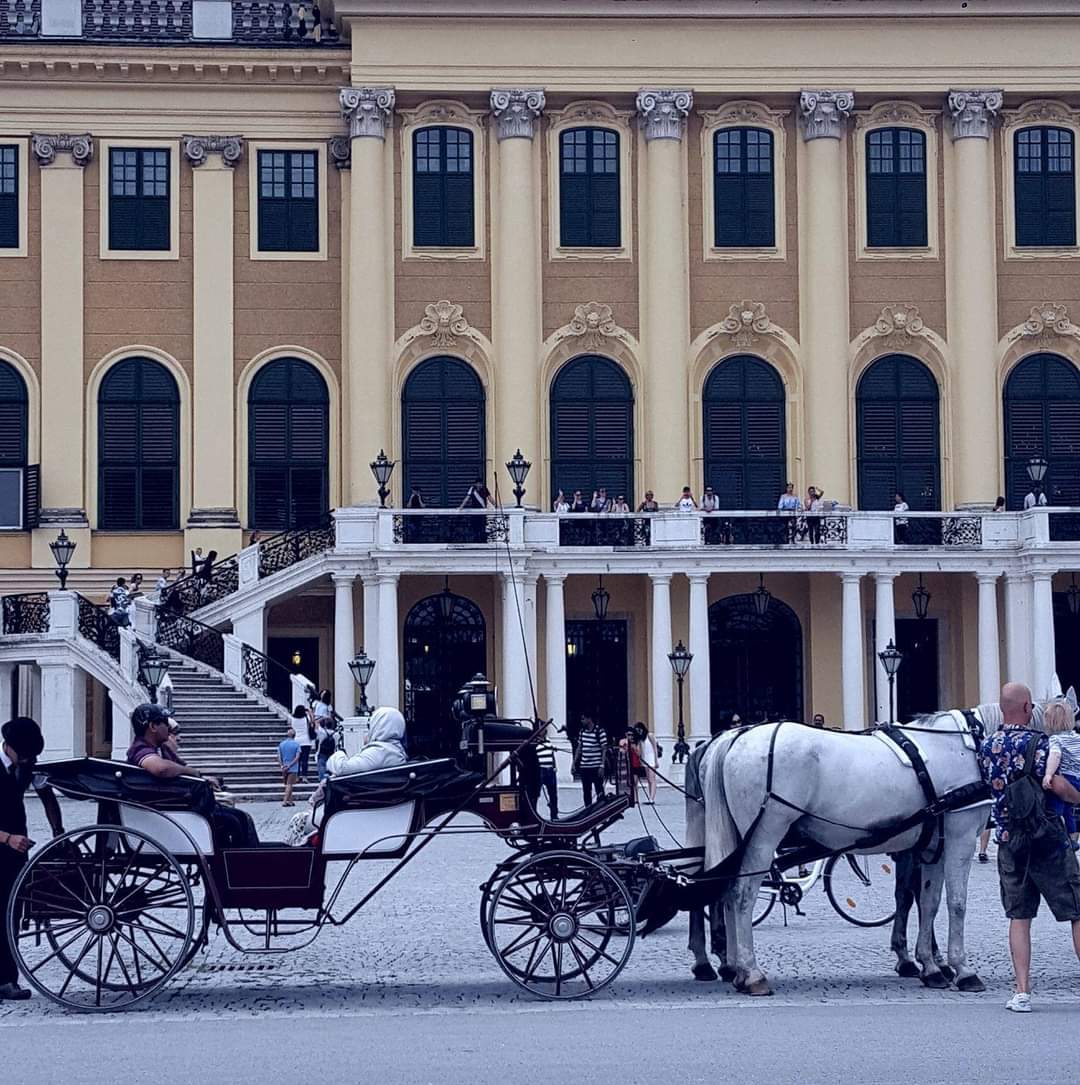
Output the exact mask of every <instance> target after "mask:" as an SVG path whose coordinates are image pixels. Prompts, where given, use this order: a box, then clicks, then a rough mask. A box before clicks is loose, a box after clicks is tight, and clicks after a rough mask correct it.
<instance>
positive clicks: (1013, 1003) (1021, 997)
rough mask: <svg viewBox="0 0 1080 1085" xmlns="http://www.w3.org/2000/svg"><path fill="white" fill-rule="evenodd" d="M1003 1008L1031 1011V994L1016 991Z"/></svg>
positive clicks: (1014, 1010)
mask: <svg viewBox="0 0 1080 1085" xmlns="http://www.w3.org/2000/svg"><path fill="white" fill-rule="evenodd" d="M1005 1009H1007V1010H1012V1012H1013V1013H1031V995H1029V994H1025V993H1024V992H1022V991H1017V992H1016V994H1015V995H1013V996H1012V998H1010V999H1009V1001H1008V1002H1006V1003H1005Z"/></svg>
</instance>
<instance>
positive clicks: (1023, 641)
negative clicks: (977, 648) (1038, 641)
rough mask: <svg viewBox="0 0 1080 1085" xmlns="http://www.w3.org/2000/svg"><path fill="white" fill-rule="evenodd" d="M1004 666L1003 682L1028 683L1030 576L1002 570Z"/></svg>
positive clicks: (1029, 661)
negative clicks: (1003, 587) (1003, 588)
mask: <svg viewBox="0 0 1080 1085" xmlns="http://www.w3.org/2000/svg"><path fill="white" fill-rule="evenodd" d="M1005 669H1006V673H1005V681H1006V682H1025V683H1027V684H1028V685H1032V677H1031V577H1030V576H1025V575H1023V574H1021V573H1006V574H1005ZM994 700H995V701H996V700H997V697H995V698H994Z"/></svg>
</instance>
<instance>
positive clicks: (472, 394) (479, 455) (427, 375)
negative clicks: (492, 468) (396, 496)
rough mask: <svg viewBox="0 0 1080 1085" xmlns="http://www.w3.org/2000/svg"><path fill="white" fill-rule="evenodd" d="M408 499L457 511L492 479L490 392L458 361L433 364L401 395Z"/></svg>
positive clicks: (412, 375)
mask: <svg viewBox="0 0 1080 1085" xmlns="http://www.w3.org/2000/svg"><path fill="white" fill-rule="evenodd" d="M401 417H402V460H403V461H404V469H403V473H402V486H403V491H402V495H403V499H404V500H405V501H408V499H409V496H410V494H411V493H412V488H413V487H414V486H415V487H416V488H417V489H418V490H419V491H420V497H421V499H422V500H423V502H424V505H425V506H426V507H427V508H456V507H457V506H458V505H460V504H461V502H462V500H463V499H464V497H465V494H466V493H467V492H468V489H469V487H470V486H471V485H472V484H473V482H475V481H476V480H477V479H481V480H482V479H483V478H484V477H485V475H486V473H487V472H486V469H485V456H486V447H485V446H486V441H485V436H486V435H485V428H484V386H483V385H482V384H481V383H480V378H479V377H478V376H477V375H476V373H475V371H474V370H473V369H472V367H471V366H469V365H467V364H466V363H465V362H463V361H460V360H459V359H457V358H450V357H439V358H428V359H427V360H426V361H424V362H421V363H420V365H418V366H417V367H416V368H415V369H414V370H413V371H412V372H411V373H410V374H409V377H408V379H407V380H406V381H405V387H404V389H403V390H402V393H401Z"/></svg>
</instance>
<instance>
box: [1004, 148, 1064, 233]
mask: <svg viewBox="0 0 1080 1085" xmlns="http://www.w3.org/2000/svg"><path fill="white" fill-rule="evenodd" d="M1075 151H1076V147H1075V141H1074V139H1073V134H1072V132H1070V131H1069V130H1068V129H1067V128H1053V127H1041V128H1021V129H1020V130H1019V131H1018V132H1017V133H1016V134H1015V135H1014V136H1013V189H1014V206H1015V217H1016V244H1017V245H1018V246H1021V247H1032V248H1036V247H1044V246H1046V247H1058V246H1071V245H1075V244H1076V176H1075V170H1076V160H1075Z"/></svg>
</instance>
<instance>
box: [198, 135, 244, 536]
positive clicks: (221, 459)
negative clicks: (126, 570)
mask: <svg viewBox="0 0 1080 1085" xmlns="http://www.w3.org/2000/svg"><path fill="white" fill-rule="evenodd" d="M183 148H184V157H185V158H187V160H188V161H189V162H190V163H191V165H192V167H193V174H192V282H193V296H192V309H193V324H192V343H191V349H192V363H193V368H194V379H193V382H192V384H193V386H194V388H195V395H194V398H193V401H192V421H193V429H194V433H193V438H192V461H193V465H194V471H193V480H192V494H191V514H190V516H189V517H188V522H187V531H186V533H185V540H184V546H185V549H188V550H190V549H193V548H194V547H196V546H201V547H202V548H203V550H204V551H209V550H217V552H218V553H219V554H231V553H233V552H234V551H236V550H239V549H240V543H241V539H240V521H239V519H238V518H237V514H236V451H235V450H236V425H235V415H236V404H235V386H236V385H235V379H234V365H233V361H234V351H233V313H234V304H233V172H234V167H235V166H236V164H237V162H239V161H240V156H241V154H242V153H243V148H244V144H243V140H241V138H240V137H239V136H185V137H184V140H183ZM253 168H254V167H253Z"/></svg>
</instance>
